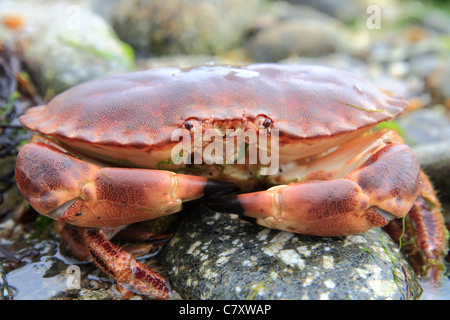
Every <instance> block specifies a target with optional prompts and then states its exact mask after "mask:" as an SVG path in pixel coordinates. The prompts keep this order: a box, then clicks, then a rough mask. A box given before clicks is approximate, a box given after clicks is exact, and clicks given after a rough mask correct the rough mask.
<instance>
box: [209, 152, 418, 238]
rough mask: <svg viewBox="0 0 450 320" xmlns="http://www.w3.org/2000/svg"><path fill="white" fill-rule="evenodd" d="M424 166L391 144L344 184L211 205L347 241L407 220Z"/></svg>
mask: <svg viewBox="0 0 450 320" xmlns="http://www.w3.org/2000/svg"><path fill="white" fill-rule="evenodd" d="M419 172H420V168H419V164H418V162H417V159H416V157H415V156H414V154H413V152H412V150H411V149H410V148H409V147H408V146H406V145H404V144H390V145H387V146H385V147H384V148H382V149H380V150H378V151H377V152H375V153H374V154H373V155H371V156H370V157H369V158H368V159H367V160H366V161H365V162H364V163H363V164H362V165H361V166H360V167H358V168H356V169H354V170H352V171H351V172H350V173H349V174H347V175H346V176H345V177H344V178H343V179H334V180H322V181H306V182H299V183H292V184H289V185H282V186H276V187H273V188H270V189H268V190H266V191H261V192H254V193H248V194H241V195H237V196H234V197H229V198H215V199H210V200H209V202H208V205H209V206H210V207H211V208H212V209H215V210H217V211H219V212H229V213H237V214H240V215H243V216H245V217H249V218H253V219H255V220H256V223H257V224H259V225H262V226H266V227H269V228H274V229H280V230H285V231H290V232H296V233H303V234H310V235H318V236H343V235H349V234H356V233H360V232H364V231H366V230H368V229H370V228H372V227H381V226H385V225H386V224H387V223H389V221H390V220H393V219H395V218H401V217H403V216H404V215H406V214H407V213H408V212H409V210H410V209H411V207H412V205H413V204H414V201H415V199H416V198H417V196H418V193H419V182H420V179H419Z"/></svg>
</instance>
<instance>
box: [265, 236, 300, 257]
mask: <svg viewBox="0 0 450 320" xmlns="http://www.w3.org/2000/svg"><path fill="white" fill-rule="evenodd" d="M293 236H294V234H293V233H291V232H286V231H281V232H279V233H277V234H276V235H275V236H274V237H273V238H272V240H270V242H269V243H270V244H269V246H267V247H265V248H263V249H262V251H263V252H264V253H265V254H267V255H269V256H274V255H276V254H278V252H280V250H281V249H282V248H283V247H284V245H285V244H286V242H287V241H288V240H289V239H291V238H292V237H293Z"/></svg>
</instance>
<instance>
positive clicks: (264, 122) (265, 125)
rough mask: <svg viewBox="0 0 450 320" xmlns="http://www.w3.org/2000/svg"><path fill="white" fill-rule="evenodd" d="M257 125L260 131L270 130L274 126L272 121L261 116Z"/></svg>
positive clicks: (256, 122)
mask: <svg viewBox="0 0 450 320" xmlns="http://www.w3.org/2000/svg"><path fill="white" fill-rule="evenodd" d="M255 124H256V126H257V127H258V128H260V129H269V128H270V127H271V126H272V119H270V118H267V117H265V116H259V117H258V118H257V119H256V121H255Z"/></svg>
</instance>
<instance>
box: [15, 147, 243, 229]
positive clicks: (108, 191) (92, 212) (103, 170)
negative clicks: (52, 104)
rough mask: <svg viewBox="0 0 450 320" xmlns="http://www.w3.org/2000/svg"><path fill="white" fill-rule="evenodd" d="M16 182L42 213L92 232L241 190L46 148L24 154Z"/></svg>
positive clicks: (18, 164) (193, 177)
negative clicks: (106, 164)
mask: <svg viewBox="0 0 450 320" xmlns="http://www.w3.org/2000/svg"><path fill="white" fill-rule="evenodd" d="M16 180H17V184H18V186H19V189H20V191H21V192H22V194H23V195H24V196H25V197H26V199H27V200H28V202H29V203H30V204H31V205H32V206H33V207H34V208H35V209H36V210H37V211H38V212H39V213H41V214H44V215H46V216H48V217H50V218H53V219H55V220H58V221H62V222H67V223H70V224H73V225H76V226H80V227H91V228H94V227H98V228H101V227H115V226H119V225H125V224H130V223H134V222H139V221H143V220H149V219H154V218H157V217H160V216H164V215H168V214H171V213H175V212H178V211H180V210H181V209H182V203H183V202H184V201H190V200H194V199H198V198H201V197H203V196H204V195H205V194H209V195H211V194H214V193H218V192H224V191H230V190H233V188H235V185H234V184H233V183H231V182H223V181H216V180H211V179H207V178H205V177H197V176H191V175H183V174H176V173H173V172H170V171H164V170H151V169H128V168H118V167H99V166H97V165H94V164H91V163H88V162H86V161H82V160H80V159H78V158H76V157H74V156H72V155H70V154H69V153H68V152H64V151H63V150H61V149H60V148H58V149H57V148H55V147H54V146H52V145H48V144H42V143H30V144H27V145H25V146H24V147H23V148H22V150H21V151H20V153H19V155H18V158H17V165H16Z"/></svg>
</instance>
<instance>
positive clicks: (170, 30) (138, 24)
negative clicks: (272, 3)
mask: <svg viewBox="0 0 450 320" xmlns="http://www.w3.org/2000/svg"><path fill="white" fill-rule="evenodd" d="M261 4H262V1H261V0H246V1H240V0H218V1H214V2H211V1H209V0H194V1H192V0H189V1H187V0H184V1H179V0H165V1H159V0H143V1H129V0H118V1H114V2H111V1H104V0H97V1H95V5H94V6H95V8H97V9H98V11H99V12H101V13H102V14H105V16H106V17H107V18H108V20H109V21H110V22H111V24H112V25H113V27H114V29H115V30H116V32H117V34H118V35H119V37H120V38H121V39H122V40H124V41H126V42H127V43H129V44H130V45H131V46H133V48H135V49H136V51H137V53H138V54H140V55H144V56H148V55H151V54H153V55H154V54H156V55H160V54H223V53H224V52H226V51H227V50H230V49H232V48H233V47H235V46H236V45H238V44H239V43H240V41H241V40H242V38H243V37H244V35H245V34H246V33H247V31H248V28H249V27H250V25H251V23H252V21H253V19H254V18H255V17H256V16H257V14H258V13H259V11H260V8H261ZM105 8H108V9H107V11H108V12H105Z"/></svg>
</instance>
